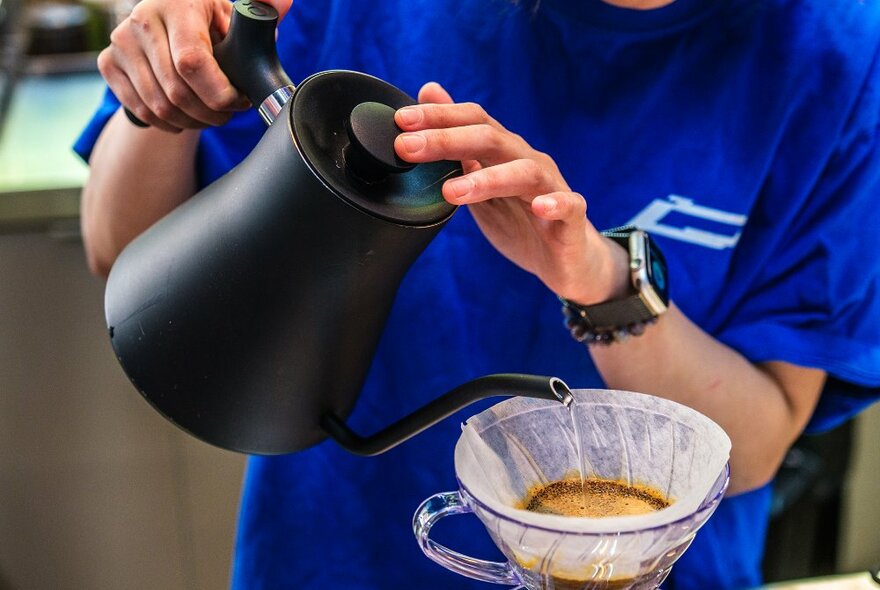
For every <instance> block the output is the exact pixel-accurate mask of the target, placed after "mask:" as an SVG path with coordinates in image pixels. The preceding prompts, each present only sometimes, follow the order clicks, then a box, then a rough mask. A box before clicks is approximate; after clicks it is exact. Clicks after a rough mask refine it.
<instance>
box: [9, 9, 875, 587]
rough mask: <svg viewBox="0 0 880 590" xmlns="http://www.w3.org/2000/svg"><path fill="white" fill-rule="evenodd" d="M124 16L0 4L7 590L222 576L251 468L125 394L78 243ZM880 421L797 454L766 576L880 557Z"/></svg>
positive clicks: (807, 573) (162, 583) (196, 582)
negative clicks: (90, 157) (109, 68)
mask: <svg viewBox="0 0 880 590" xmlns="http://www.w3.org/2000/svg"><path fill="white" fill-rule="evenodd" d="M128 10H130V5H129V4H128V0H123V1H122V2H116V1H114V0H90V1H89V2H80V3H59V2H37V1H36V0H0V590H24V589H52V590H66V589H83V588H89V589H91V590H103V589H114V590H115V589H123V588H124V589H138V588H144V589H146V588H150V589H153V588H163V589H165V590H177V589H181V590H183V589H187V590H192V589H199V590H202V589H206V590H207V589H217V588H223V587H225V586H226V585H227V581H228V571H229V563H230V553H231V551H232V544H233V535H234V530H235V516H236V511H237V504H238V494H239V486H240V481H241V476H242V473H243V469H244V459H243V457H241V456H238V455H235V454H232V453H228V452H225V451H221V450H218V449H214V448H212V447H208V446H207V445H205V444H202V443H200V442H198V441H196V440H194V439H192V438H191V437H189V436H187V435H184V434H183V433H182V432H180V431H178V430H177V429H176V428H174V427H173V426H171V425H170V424H169V423H167V422H166V421H165V420H164V419H163V418H161V417H160V416H159V415H158V414H157V413H155V412H154V411H153V410H151V409H150V408H149V407H148V406H147V404H146V403H145V402H144V401H143V400H142V399H141V398H140V396H139V395H138V394H137V393H136V391H135V390H134V388H133V387H132V386H131V385H130V384H129V382H128V380H127V378H126V377H125V375H124V374H123V373H122V371H121V369H120V368H119V366H118V365H117V363H116V361H115V359H114V358H113V353H112V350H111V348H110V345H109V340H108V338H107V335H106V333H105V328H104V318H103V306H102V299H103V284H102V283H101V281H99V280H97V279H95V278H93V277H91V276H90V275H89V273H88V270H87V268H86V264H85V259H84V257H83V253H82V245H81V242H80V236H79V226H78V219H77V211H78V206H79V190H80V187H81V186H82V183H83V182H84V180H85V178H86V174H87V168H86V167H85V165H84V164H83V163H82V162H80V161H79V160H78V158H77V157H76V156H75V155H74V154H73V152H72V151H71V149H70V146H71V144H72V143H73V141H74V139H75V138H76V136H77V134H78V132H79V130H80V129H81V128H82V126H83V125H84V124H85V123H86V121H87V120H88V119H89V117H90V115H91V112H92V110H93V109H94V108H95V106H96V105H97V103H98V101H99V98H100V96H101V93H102V92H103V88H104V86H103V83H102V81H101V78H100V76H99V75H98V73H97V71H96V67H95V59H96V55H97V51H98V50H99V49H100V48H101V47H103V46H104V45H106V43H107V39H108V34H109V31H110V30H111V29H112V27H113V26H115V24H116V23H117V22H118V21H119V20H120V19H121V18H124V15H125V14H127V12H128ZM878 424H880V406H875V407H873V408H871V409H870V410H869V411H867V412H865V413H864V414H863V415H862V416H860V417H859V418H858V419H857V420H856V421H855V422H853V423H850V424H847V425H845V426H844V427H841V428H839V429H837V430H835V431H833V432H831V433H828V434H825V435H823V436H819V437H805V438H804V439H802V440H801V441H799V442H798V444H797V445H796V447H795V448H794V449H793V450H792V451H791V453H789V456H788V458H787V460H786V462H785V465H784V466H783V469H782V471H781V473H780V476H779V478H778V481H777V486H776V495H775V501H774V507H773V510H774V519H773V525H772V530H771V532H770V538H769V540H768V553H767V560H766V563H765V570H766V574H767V577H768V580H771V581H774V580H786V579H794V578H805V577H811V576H818V575H826V574H831V573H843V572H857V571H864V570H866V569H868V568H869V567H872V566H875V565H877V563H878V562H880V503H878V502H877V501H876V499H875V494H876V491H877V490H878V488H880V428H878V427H877V425H878ZM413 509H415V506H414V507H413ZM405 524H406V523H401V526H404V525H405Z"/></svg>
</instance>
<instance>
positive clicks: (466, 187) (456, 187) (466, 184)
mask: <svg viewBox="0 0 880 590" xmlns="http://www.w3.org/2000/svg"><path fill="white" fill-rule="evenodd" d="M446 186H447V187H449V190H450V191H452V194H453V195H454V196H455V198H456V199H460V198H462V197H464V196H465V195H467V194H468V193H469V192H471V190H473V188H474V181H473V180H471V179H470V178H456V179H454V180H450V181H449V182H447V183H446Z"/></svg>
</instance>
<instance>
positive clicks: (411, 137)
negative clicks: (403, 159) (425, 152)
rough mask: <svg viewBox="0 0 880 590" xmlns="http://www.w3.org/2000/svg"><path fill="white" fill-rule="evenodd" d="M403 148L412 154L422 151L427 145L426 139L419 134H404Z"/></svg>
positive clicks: (402, 137) (401, 139)
mask: <svg viewBox="0 0 880 590" xmlns="http://www.w3.org/2000/svg"><path fill="white" fill-rule="evenodd" d="M400 141H401V142H403V148H404V149H405V150H406V151H408V152H409V153H411V154H414V153H416V152H418V151H421V150H422V149H423V148H424V147H425V146H426V145H427V144H428V142H427V140H426V139H425V137H424V136H423V135H421V134H419V133H404V134H403V135H401V136H400Z"/></svg>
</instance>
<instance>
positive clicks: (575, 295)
mask: <svg viewBox="0 0 880 590" xmlns="http://www.w3.org/2000/svg"><path fill="white" fill-rule="evenodd" d="M588 243H589V245H588V247H587V252H586V256H589V257H590V258H591V259H592V260H591V262H592V269H593V271H592V272H591V273H589V275H586V274H585V275H584V277H583V280H582V281H579V282H578V283H576V284H574V285H573V286H572V288H571V289H569V290H566V292H564V293H557V295H558V296H559V297H561V298H562V299H566V300H568V301H571V302H572V303H576V304H578V305H593V304H595V303H601V302H603V301H611V300H614V299H622V298H623V297H626V296H627V295H630V294H631V293H632V278H631V276H630V268H629V253H628V252H627V251H626V249H625V248H622V247H621V246H620V245H619V244H617V243H616V242H614V241H613V240H611V239H610V238H607V237H605V236H603V235H602V234H601V233H599V232H597V231H595V230H593V232H592V235H591V237H590V239H588Z"/></svg>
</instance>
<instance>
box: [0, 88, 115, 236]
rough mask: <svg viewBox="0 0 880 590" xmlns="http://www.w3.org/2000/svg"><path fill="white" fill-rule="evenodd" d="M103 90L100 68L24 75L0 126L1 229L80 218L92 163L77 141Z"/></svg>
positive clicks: (38, 226)
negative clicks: (76, 146)
mask: <svg viewBox="0 0 880 590" xmlns="http://www.w3.org/2000/svg"><path fill="white" fill-rule="evenodd" d="M103 89H104V82H103V79H102V78H101V76H100V74H98V73H97V72H85V73H70V74H53V75H23V76H21V77H19V78H18V80H17V82H16V83H15V85H14V87H13V91H12V99H11V102H10V105H9V111H8V112H7V116H6V117H5V121H4V123H3V128H2V129H0V231H14V230H17V229H20V228H28V229H33V228H51V227H52V226H53V225H56V224H58V223H59V222H60V223H61V225H64V222H65V221H66V222H68V225H70V223H71V222H75V220H76V219H77V217H78V213H79V193H80V189H81V188H82V186H83V183H84V182H85V180H86V178H87V176H88V167H87V166H86V165H85V164H84V163H83V162H82V161H81V160H80V158H79V157H78V156H77V155H76V154H75V153H74V152H73V150H72V149H71V146H72V145H73V142H74V141H75V140H76V138H77V136H78V135H79V133H80V131H81V130H82V128H83V126H84V125H85V124H86V122H87V121H88V120H89V118H90V117H91V115H92V113H93V111H94V110H95V108H96V107H97V105H98V103H99V102H100V99H101V95H102V92H103Z"/></svg>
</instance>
